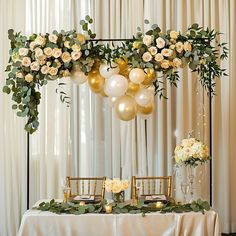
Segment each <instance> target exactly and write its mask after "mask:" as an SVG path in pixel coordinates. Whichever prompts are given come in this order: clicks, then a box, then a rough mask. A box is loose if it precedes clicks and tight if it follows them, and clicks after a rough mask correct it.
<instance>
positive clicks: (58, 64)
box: [55, 59, 61, 69]
mask: <svg viewBox="0 0 236 236" xmlns="http://www.w3.org/2000/svg"><path fill="white" fill-rule="evenodd" d="M55 62H56V64H57V67H56V68H57V69H59V68H60V67H61V62H60V61H59V60H57V59H56V60H55Z"/></svg>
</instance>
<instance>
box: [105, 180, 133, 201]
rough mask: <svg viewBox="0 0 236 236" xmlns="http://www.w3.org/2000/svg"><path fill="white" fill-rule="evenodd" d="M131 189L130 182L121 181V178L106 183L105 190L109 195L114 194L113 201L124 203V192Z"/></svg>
mask: <svg viewBox="0 0 236 236" xmlns="http://www.w3.org/2000/svg"><path fill="white" fill-rule="evenodd" d="M128 187H129V181H128V180H121V179H119V178H115V179H113V180H111V179H108V180H106V182H105V189H106V191H107V192H109V193H113V200H114V201H115V202H123V201H124V191H125V190H126V189H127V188H128Z"/></svg>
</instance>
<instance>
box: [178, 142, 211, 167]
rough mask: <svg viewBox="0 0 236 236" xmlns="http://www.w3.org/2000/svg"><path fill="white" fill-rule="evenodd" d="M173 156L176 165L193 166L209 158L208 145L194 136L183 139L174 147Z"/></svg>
mask: <svg viewBox="0 0 236 236" xmlns="http://www.w3.org/2000/svg"><path fill="white" fill-rule="evenodd" d="M174 158H175V162H176V164H177V165H185V166H188V165H190V166H193V167H195V166H197V165H198V164H199V163H203V162H206V161H208V160H209V159H210V157H209V151H208V147H207V146H206V145H205V144H204V143H202V142H201V141H199V140H197V139H195V138H187V139H183V140H182V142H181V144H180V145H178V146H176V148H175V155H174Z"/></svg>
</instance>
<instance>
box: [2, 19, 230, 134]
mask: <svg viewBox="0 0 236 236" xmlns="http://www.w3.org/2000/svg"><path fill="white" fill-rule="evenodd" d="M92 23H93V20H92V19H91V18H90V17H89V16H86V18H85V20H82V21H81V22H80V24H81V26H82V29H83V31H84V34H80V33H77V32H76V31H68V32H65V31H61V32H60V33H59V32H57V31H53V33H52V34H48V33H46V34H45V35H42V34H32V35H31V36H29V37H26V36H23V35H22V34H21V33H14V31H13V30H12V29H10V30H9V31H8V35H9V39H10V42H11V49H10V51H9V53H10V59H9V64H8V66H7V67H6V72H7V73H8V78H7V79H6V85H5V86H4V87H3V92H5V93H7V94H10V93H12V100H13V101H14V102H15V103H14V104H13V105H12V109H15V110H18V112H17V115H18V116H20V117H27V118H28V120H27V123H26V125H25V130H26V131H27V132H29V133H33V132H35V131H36V130H37V129H38V126H39V121H38V105H39V103H40V100H41V92H40V88H41V87H42V86H45V85H46V84H47V83H48V81H49V80H56V79H58V78H62V77H67V76H70V75H71V73H72V72H73V68H75V67H76V66H77V68H79V69H80V70H81V72H82V73H83V74H84V75H90V74H91V73H93V72H94V70H97V68H98V66H99V64H100V63H104V62H107V63H108V64H109V65H110V66H111V68H112V65H113V64H112V62H115V63H117V65H118V66H119V68H120V74H122V75H124V76H126V77H128V73H129V71H130V67H131V68H140V69H143V70H144V71H145V73H146V76H147V78H146V80H145V81H146V82H145V81H143V82H142V86H150V85H151V84H153V85H154V86H155V94H159V96H160V98H161V97H165V95H164V93H163V90H164V88H163V86H162V83H163V82H164V81H165V80H167V81H169V83H170V85H174V86H177V82H178V80H179V79H180V78H179V75H178V68H180V67H185V66H188V67H189V68H190V69H191V71H192V72H197V73H198V74H199V76H200V77H199V79H200V82H201V84H202V86H203V87H204V88H205V89H206V91H207V92H208V93H212V94H213V93H214V86H215V82H214V79H215V78H216V77H220V76H222V75H227V74H226V73H225V69H222V68H220V65H219V60H223V59H225V58H227V55H228V49H227V47H226V43H220V42H219V41H218V36H219V33H218V32H215V30H210V29H208V28H207V29H206V30H205V29H203V28H202V27H199V25H198V24H193V25H192V26H191V27H190V28H188V30H187V31H186V33H185V34H181V33H180V32H176V31H171V30H169V31H167V33H166V34H164V33H163V32H161V29H160V28H159V27H158V25H156V24H154V25H152V26H151V29H150V30H148V31H147V32H146V33H145V34H143V33H142V32H141V29H140V28H138V32H137V35H136V36H133V38H132V39H130V40H127V41H125V42H123V43H122V45H121V46H115V45H112V47H110V46H109V45H108V44H106V45H105V44H100V43H99V42H98V41H96V40H95V41H93V40H91V39H94V38H95V37H96V35H95V34H94V33H93V32H92V31H91V30H90V29H89V24H92ZM145 23H146V24H149V22H148V21H147V20H145ZM213 43H214V45H213ZM117 65H116V66H117ZM155 73H157V75H158V76H156V75H155ZM103 83H104V82H103ZM63 85H65V84H64V83H59V88H62V87H63ZM102 86H103V84H102ZM57 91H58V92H60V98H61V101H62V102H65V103H67V104H69V100H70V98H69V97H68V96H67V95H66V93H65V92H64V91H63V90H62V89H58V90H57ZM93 91H94V90H93ZM96 92H98V93H102V92H103V89H102V87H101V88H100V89H99V90H97V91H96Z"/></svg>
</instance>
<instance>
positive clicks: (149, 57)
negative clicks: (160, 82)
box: [143, 52, 152, 62]
mask: <svg viewBox="0 0 236 236" xmlns="http://www.w3.org/2000/svg"><path fill="white" fill-rule="evenodd" d="M143 60H144V61H145V62H149V61H151V60H152V55H151V53H150V52H145V53H144V54H143Z"/></svg>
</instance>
